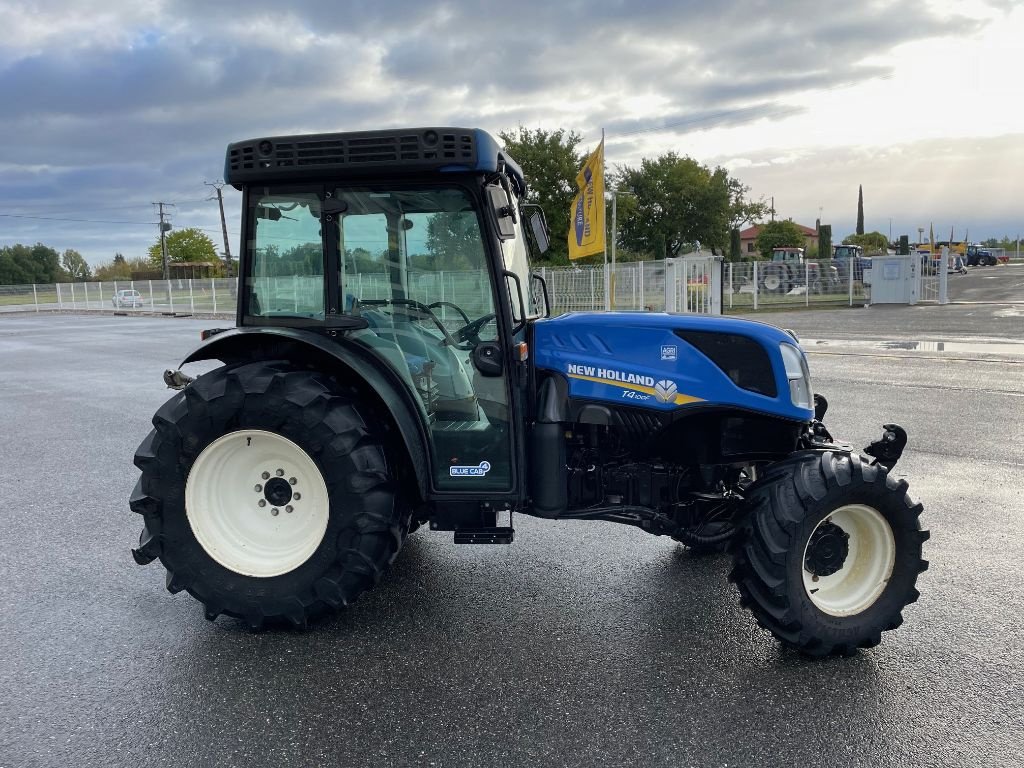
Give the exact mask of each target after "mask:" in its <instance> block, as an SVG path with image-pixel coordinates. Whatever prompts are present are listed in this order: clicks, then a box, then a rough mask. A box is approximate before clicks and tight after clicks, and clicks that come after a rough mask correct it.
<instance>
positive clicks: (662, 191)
mask: <svg viewBox="0 0 1024 768" xmlns="http://www.w3.org/2000/svg"><path fill="white" fill-rule="evenodd" d="M616 180H617V182H618V185H619V187H620V188H621V187H625V188H627V189H629V190H630V191H632V192H633V194H634V195H635V196H636V206H635V207H633V211H632V212H631V213H630V214H629V215H627V216H625V217H623V220H622V221H621V222H620V231H621V232H622V236H621V239H622V242H623V244H624V245H625V246H626V247H627V248H631V249H633V250H637V251H645V252H647V253H652V254H654V256H655V258H659V257H660V256H661V254H662V252H664V254H665V255H666V256H676V255H678V254H679V253H680V252H681V251H682V248H683V246H684V245H686V244H688V243H694V242H697V241H699V242H700V243H701V245H702V246H706V247H710V248H712V249H719V248H721V249H724V248H725V247H726V246H727V245H728V243H729V229H730V226H731V225H732V224H733V221H734V220H735V218H734V217H742V216H743V213H742V212H741V211H740V208H741V207H742V205H743V203H742V199H743V194H744V192H745V188H744V187H742V185H739V184H738V183H737V182H735V180H734V179H731V178H730V177H729V174H728V173H727V172H726V171H725V169H724V168H716V169H714V170H712V169H710V168H708V167H707V166H705V165H702V164H700V163H698V162H697V161H696V160H694V159H693V158H691V157H680V156H679V155H678V154H676V153H675V152H668V153H666V154H664V155H661V156H660V157H658V158H656V159H654V160H650V159H647V158H645V159H643V160H642V161H641V162H640V166H639V167H638V168H632V167H629V166H626V167H623V168H621V169H619V171H618V173H617V174H616Z"/></svg>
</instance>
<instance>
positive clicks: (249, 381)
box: [130, 362, 409, 627]
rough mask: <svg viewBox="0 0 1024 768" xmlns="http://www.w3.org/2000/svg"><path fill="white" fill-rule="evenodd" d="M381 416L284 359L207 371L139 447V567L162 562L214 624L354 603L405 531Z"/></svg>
mask: <svg viewBox="0 0 1024 768" xmlns="http://www.w3.org/2000/svg"><path fill="white" fill-rule="evenodd" d="M374 424H375V421H374V419H373V418H372V417H371V416H370V414H368V413H364V412H363V411H362V409H361V407H360V406H359V405H358V404H357V403H356V402H355V401H354V400H353V399H352V398H351V396H350V395H349V394H348V392H347V391H346V390H345V389H344V388H342V387H341V386H340V385H339V384H337V383H336V382H335V381H334V380H333V379H331V378H330V377H328V376H326V375H323V374H320V373H315V372H312V371H305V370H295V369H292V368H291V367H290V366H289V365H288V364H287V363H284V362H269V363H252V364H246V365H241V366H233V367H231V366H228V367H225V368H220V369H217V370H215V371H212V372H210V373H208V374H206V375H204V376H201V377H199V378H198V379H196V380H195V381H194V382H193V383H192V384H190V385H189V386H188V387H187V388H186V389H185V390H184V391H183V392H181V393H180V394H178V395H175V396H174V397H173V398H171V400H169V401H168V402H167V403H166V404H165V405H164V406H163V407H162V408H161V409H160V410H159V411H158V412H157V414H156V416H154V418H153V425H154V429H153V431H152V432H151V433H150V434H149V436H148V437H147V438H146V439H145V440H144V441H143V442H142V445H140V446H139V449H138V451H137V452H136V454H135V464H136V465H137V466H138V467H139V468H140V469H141V470H142V477H141V478H140V479H139V482H138V484H137V485H136V488H135V491H134V493H133V494H132V498H131V502H130V505H131V508H132V509H133V510H134V511H136V512H138V513H140V514H141V515H142V516H143V519H144V521H145V525H144V528H143V531H142V536H141V537H140V541H139V547H138V548H137V549H135V550H133V554H134V556H135V560H136V562H138V563H140V564H145V563H147V562H150V561H151V560H153V559H154V558H156V557H159V558H160V561H161V562H162V563H163V565H164V566H165V567H166V569H167V588H168V589H169V590H170V591H171V592H177V591H179V590H182V589H184V590H187V591H188V592H189V593H190V594H191V595H192V596H193V597H195V598H197V599H198V600H200V601H201V602H202V603H203V604H204V605H205V607H206V616H207V618H210V619H213V618H216V617H217V615H218V614H221V613H224V614H227V615H230V616H235V617H238V618H241V619H243V620H245V621H247V622H248V623H249V624H250V625H252V626H253V627H259V626H260V625H262V624H263V623H264V622H265V621H271V622H273V621H279V620H282V619H283V620H287V621H290V622H291V623H292V624H295V625H297V626H302V625H304V624H305V623H306V621H307V620H308V619H309V618H311V617H313V616H316V615H318V614H320V613H324V612H326V611H328V610H330V609H335V608H340V607H342V606H344V605H347V604H349V603H351V602H352V601H353V600H355V599H356V598H357V597H358V596H359V595H360V594H362V593H363V592H365V591H367V590H368V589H371V588H372V587H373V586H374V585H375V584H376V583H377V582H378V581H379V579H380V577H381V575H382V574H383V573H384V571H385V570H386V569H387V568H388V566H389V565H390V563H391V562H392V561H393V560H394V558H395V556H396V555H397V554H398V551H399V549H400V548H401V545H402V543H403V540H404V537H405V534H406V531H407V530H408V526H409V509H408V507H407V506H405V505H403V504H402V503H401V501H400V496H399V494H398V484H397V482H396V479H395V477H394V468H393V467H392V466H391V464H390V463H389V460H388V456H387V454H386V453H385V449H384V441H383V436H382V434H381V433H380V431H379V428H376V427H375V426H374Z"/></svg>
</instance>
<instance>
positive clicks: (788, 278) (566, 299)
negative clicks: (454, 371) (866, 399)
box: [0, 255, 938, 315]
mask: <svg viewBox="0 0 1024 768" xmlns="http://www.w3.org/2000/svg"><path fill="white" fill-rule="evenodd" d="M538 272H539V274H540V275H541V276H542V277H543V278H544V279H545V281H546V282H547V286H548V294H549V296H550V299H551V304H552V307H551V309H552V313H553V314H556V315H557V314H563V313H565V312H573V311H582V310H604V309H615V310H647V311H655V312H664V311H668V312H696V313H706V314H717V313H719V312H723V311H724V312H747V311H756V310H761V309H766V308H773V307H786V306H794V307H795V306H810V305H821V306H828V305H844V304H846V305H854V304H863V303H865V302H866V301H867V299H868V295H867V293H866V289H865V285H864V280H863V277H864V276H863V273H862V270H861V265H860V263H858V262H854V263H852V267H850V266H849V263H848V262H842V261H830V260H823V261H812V262H807V263H806V264H801V265H780V264H773V263H769V262H736V263H722V261H721V259H720V258H716V257H711V256H706V255H691V256H685V257H682V258H679V259H667V260H665V261H647V262H627V263H620V264H617V265H616V266H615V269H614V273H613V272H612V270H611V269H609V270H608V273H607V275H606V272H605V269H604V268H603V267H602V266H573V267H542V268H540V269H539V270H538ZM930 277H932V276H929V275H922V285H921V294H920V298H919V300H923V301H927V300H938V290H937V285H936V287H935V288H934V289H933V288H932V285H931V283H930V282H929V278H930ZM267 280H270V281H272V282H273V285H270V284H269V283H267V285H264V286H262V288H261V290H260V293H261V295H263V296H266V297H272V300H273V301H275V302H277V303H284V304H287V303H288V302H291V303H293V304H295V306H298V305H299V304H302V305H303V306H305V305H306V304H308V303H309V302H310V298H309V297H310V296H312V295H314V294H317V292H316V291H315V287H314V288H313V289H312V290H311V287H310V286H308V285H306V284H305V281H306V280H308V278H297V279H295V278H291V277H284V278H268V279H265V280H264V282H266V281H267ZM487 280H488V278H487V276H486V274H484V273H482V272H438V273H425V274H419V275H410V286H409V290H410V295H411V298H414V299H416V300H417V301H422V302H424V303H433V302H436V301H442V302H443V301H450V300H451V299H452V297H455V296H458V297H459V300H460V302H462V303H463V304H464V303H465V301H466V297H467V296H479V297H480V304H481V306H480V307H470V306H464V307H463V308H464V309H465V310H466V311H467V312H471V313H475V314H484V313H485V311H486V310H484V309H483V305H484V304H487V303H488V299H487V292H488V289H487ZM316 281H317V284H319V282H318V281H319V278H316ZM387 281H388V277H387V275H385V274H383V273H382V274H379V275H377V274H354V275H350V276H348V278H347V281H346V292H347V293H350V294H351V295H352V296H355V297H356V298H358V299H360V300H368V299H370V300H372V299H380V298H385V297H386V296H387V295H389V290H388V283H387ZM935 282H936V284H937V280H936V281H935ZM524 287H525V286H524ZM237 292H238V283H237V281H236V280H234V279H223V278H221V279H193V280H169V281H164V280H135V281H120V280H119V281H116V282H87V283H58V284H49V285H7V286H0V312H18V311H22V312H42V311H55V310H56V311H85V310H88V311H119V312H128V313H134V314H145V313H150V314H153V313H175V314H181V313H188V314H227V315H231V314H234V312H235V307H236V301H237ZM317 295H319V294H317ZM314 303H315V302H314ZM309 308H310V309H311V310H320V309H322V307H319V306H317V307H314V306H312V305H310V307H309ZM441 311H442V312H444V311H446V310H445V309H444V308H443V307H442V309H441Z"/></svg>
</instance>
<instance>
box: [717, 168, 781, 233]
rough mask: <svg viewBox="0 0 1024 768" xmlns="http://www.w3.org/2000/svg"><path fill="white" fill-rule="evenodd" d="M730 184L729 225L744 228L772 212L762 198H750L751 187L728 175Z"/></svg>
mask: <svg viewBox="0 0 1024 768" xmlns="http://www.w3.org/2000/svg"><path fill="white" fill-rule="evenodd" d="M727 184H728V186H729V225H730V227H731V228H733V229H735V230H737V231H738V230H740V229H743V227H744V226H746V225H747V224H751V223H752V222H755V221H761V219H763V218H764V217H765V216H767V215H768V214H769V212H770V208H771V206H769V205H768V203H766V202H765V201H764V200H763V199H762V200H748V199H747V194H748V193H749V192H750V187H748V186H746V185H744V184H743V183H742V182H741V181H740V180H739V179H734V178H732V177H731V176H729V177H727Z"/></svg>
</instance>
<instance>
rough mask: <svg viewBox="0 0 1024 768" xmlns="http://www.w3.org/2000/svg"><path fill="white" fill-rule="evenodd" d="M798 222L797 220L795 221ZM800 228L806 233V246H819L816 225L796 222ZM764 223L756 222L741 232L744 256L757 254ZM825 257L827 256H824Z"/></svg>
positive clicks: (808, 247)
mask: <svg viewBox="0 0 1024 768" xmlns="http://www.w3.org/2000/svg"><path fill="white" fill-rule="evenodd" d="M793 223H794V224H796V222H795V221H794V222H793ZM796 225H797V226H798V227H799V228H800V230H801V231H802V232H803V233H804V248H806V249H807V250H810V249H811V248H814V249H815V250H817V248H818V231H817V230H816V229H815V228H814V227H805V226H804V225H803V224H796ZM762 226H764V225H763V224H755V225H754V226H752V227H747V228H746V229H744V230H743V231H742V232H740V252H741V253H742V254H743V256H744V257H749V256H755V255H756V254H757V236H758V235H759V234H760V233H761V227H762ZM823 258H827V256H824V257H823Z"/></svg>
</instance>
